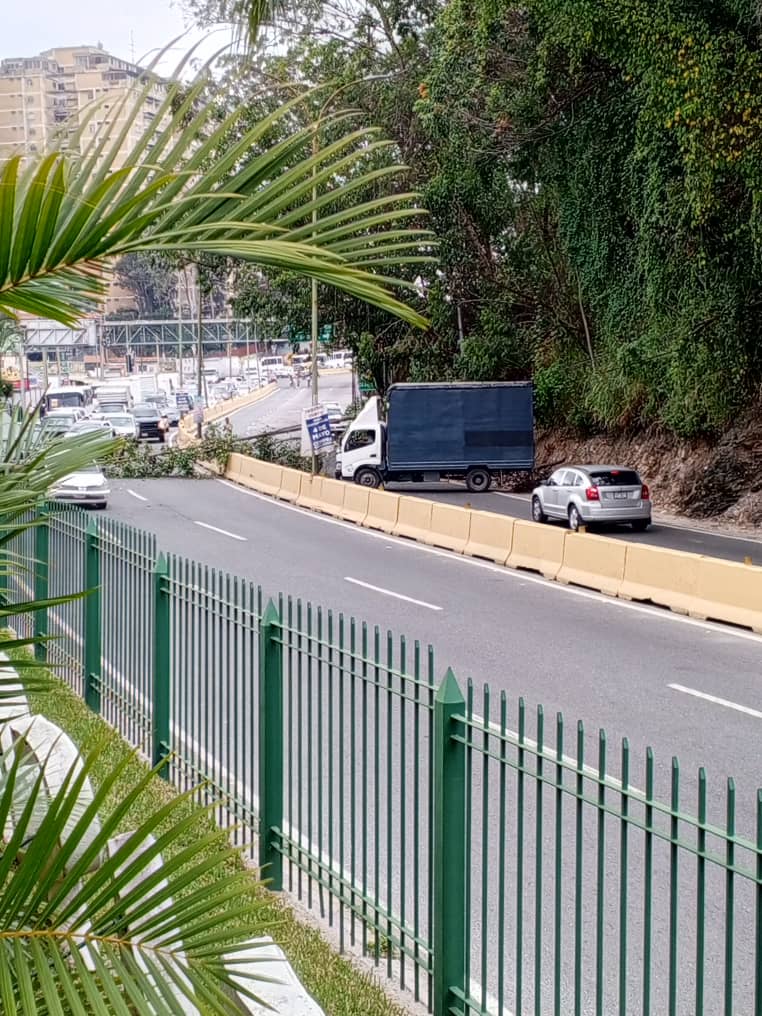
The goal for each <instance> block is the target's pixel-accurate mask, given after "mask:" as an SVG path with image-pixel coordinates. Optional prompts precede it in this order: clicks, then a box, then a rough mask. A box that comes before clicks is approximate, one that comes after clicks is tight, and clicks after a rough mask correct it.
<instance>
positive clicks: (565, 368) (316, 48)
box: [189, 0, 762, 437]
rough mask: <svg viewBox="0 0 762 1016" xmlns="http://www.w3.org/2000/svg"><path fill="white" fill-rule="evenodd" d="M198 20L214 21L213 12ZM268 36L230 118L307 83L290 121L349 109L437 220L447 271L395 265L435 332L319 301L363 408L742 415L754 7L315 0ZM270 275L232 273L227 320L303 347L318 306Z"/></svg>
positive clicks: (201, 11)
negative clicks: (470, 397) (453, 388)
mask: <svg viewBox="0 0 762 1016" xmlns="http://www.w3.org/2000/svg"><path fill="white" fill-rule="evenodd" d="M189 6H190V7H191V8H192V9H193V10H194V11H195V13H196V14H197V16H198V17H199V18H201V19H202V20H203V19H209V20H215V19H216V18H218V17H219V16H220V15H221V14H224V13H225V9H226V8H227V7H228V3H227V0H189ZM271 39H272V42H273V46H272V47H271V48H270V49H267V47H264V49H263V50H262V51H261V53H260V54H259V55H258V60H257V61H256V63H255V64H254V65H253V66H252V65H250V64H248V63H246V60H245V57H244V58H242V59H237V58H236V59H233V60H231V61H229V63H228V65H227V85H228V89H229V96H230V98H229V100H227V101H229V102H230V103H239V104H240V103H243V104H244V105H245V107H246V110H247V112H246V116H248V117H250V118H252V119H256V118H257V117H259V116H261V115H262V114H263V112H264V111H266V110H269V109H272V108H275V107H276V106H277V105H278V103H279V102H281V101H283V98H284V97H286V96H292V95H293V94H295V86H298V84H299V83H304V84H307V83H309V84H319V85H321V86H322V88H321V89H320V90H319V91H318V92H316V93H315V94H313V95H312V96H310V100H309V102H307V103H305V104H302V105H295V106H294V107H293V109H292V116H293V117H294V118H295V119H300V120H301V122H305V123H306V122H309V121H310V120H312V119H314V118H315V117H316V116H317V115H318V113H319V111H320V109H321V108H323V107H324V106H325V108H327V109H328V110H329V111H332V110H339V109H341V108H344V109H353V110H359V111H361V113H362V118H361V122H364V123H373V124H379V125H381V126H382V128H383V131H384V133H385V135H386V136H388V137H390V138H392V139H393V140H394V141H395V142H396V144H397V149H396V151H395V150H392V151H391V152H390V151H389V150H387V149H384V150H379V151H378V152H376V153H374V154H373V159H374V161H375V165H376V166H377V167H378V168H379V169H382V168H383V167H384V166H385V165H386V164H387V162H388V161H389V160H390V159H393V158H397V157H398V156H400V157H401V159H402V160H403V161H404V163H405V164H406V166H408V167H409V169H408V173H407V184H408V185H409V186H410V187H411V188H415V189H420V190H421V191H422V192H423V195H424V203H425V204H426V206H427V207H428V208H429V210H430V212H431V219H430V222H431V225H432V227H433V229H434V231H435V233H436V237H437V239H438V241H439V253H440V264H439V270H438V271H437V270H435V269H434V267H433V266H430V267H427V266H423V267H421V266H420V265H407V264H401V265H400V273H401V274H403V275H405V276H406V277H407V279H408V280H409V281H411V282H415V280H416V279H417V280H418V290H419V293H420V294H421V295H420V296H416V297H415V301H416V306H417V307H418V308H419V309H420V310H421V311H422V312H424V313H426V314H427V315H428V316H429V318H430V319H431V322H432V328H431V329H430V330H429V331H426V332H420V331H416V330H414V329H410V328H409V327H407V325H406V324H405V323H404V322H403V321H399V320H397V321H395V320H392V319H390V318H389V316H388V315H386V314H385V313H383V312H382V311H378V310H377V309H375V308H368V307H367V306H366V305H365V304H361V303H360V302H358V301H357V300H355V299H353V298H352V296H351V295H347V294H346V293H341V292H338V291H335V290H329V289H328V288H327V287H323V286H320V321H321V323H326V322H331V323H332V324H333V327H334V344H335V345H340V346H343V345H349V346H351V347H352V348H353V349H354V350H355V352H356V354H357V357H358V361H359V364H360V366H361V368H362V370H363V372H364V374H365V375H366V377H367V379H368V380H372V382H373V384H374V386H375V387H376V388H377V389H378V390H380V391H385V390H386V388H387V387H388V386H389V384H391V383H393V382H394V381H403V380H412V381H419V380H423V381H425V380H448V379H464V380H477V381H478V380H518V379H526V378H529V377H531V378H533V380H534V384H535V392H536V412H537V419H538V423H539V425H540V426H543V427H550V428H567V427H574V428H576V429H577V430H578V431H584V432H602V431H616V432H618V433H632V432H636V431H638V430H639V429H640V428H642V427H646V426H649V425H654V426H656V427H659V428H661V429H662V430H665V431H668V432H671V433H673V434H675V435H678V436H680V437H691V436H695V435H700V434H704V433H715V432H718V431H722V430H723V429H725V428H727V426H728V425H729V424H731V423H735V422H736V421H737V418H738V414H739V413H740V412H743V411H748V412H749V414H750V415H753V413H754V411H755V410H754V407H755V406H758V404H759V393H760V384H761V383H762V345H761V344H760V340H759V329H758V326H757V321H758V318H759V307H760V304H761V303H762V219H761V218H760V216H761V215H762V212H761V211H760V210H761V209H762V200H761V199H762V168H761V167H762V157H761V156H762V50H761V49H760V36H759V4H757V3H753V2H750V0H670V2H669V3H662V4H655V3H654V2H653V0H611V2H606V3H589V2H582V0H580V2H574V3H570V2H568V0H522V2H521V3H517V2H514V0H451V2H449V3H446V4H445V3H443V2H442V0H414V2H411V3H405V4H400V3H398V2H397V0H351V2H350V0H330V2H327V0H326V2H324V0H317V2H316V3H311V4H295V5H292V6H291V9H290V11H289V18H288V20H287V22H286V23H284V24H283V25H281V26H280V28H279V30H278V32H277V33H275V34H274V35H273V36H272V37H271ZM223 94H224V92H223V90H222V89H220V90H218V92H217V95H218V96H220V97H221V96H222V95H223ZM218 101H219V102H220V103H221V104H222V105H224V100H223V99H222V98H219V99H218ZM334 131H335V128H334V127H333V126H332V125H331V124H325V125H324V129H323V130H322V131H321V135H320V140H321V143H322V144H323V145H326V146H327V145H328V144H330V143H331V142H332V141H333V139H334V137H335V133H334ZM358 193H361V194H362V195H363V196H364V197H365V198H366V199H367V200H372V199H373V184H372V183H369V185H368V187H367V188H365V189H364V190H360V191H358ZM327 197H328V195H326V198H327ZM335 206H336V202H334V205H333V207H335ZM265 278H266V280H267V285H263V282H262V279H263V276H262V275H261V274H260V273H257V272H256V271H253V270H250V269H249V268H247V267H246V266H241V267H240V269H239V271H238V272H237V286H238V299H237V301H236V306H235V310H236V312H237V313H238V314H239V315H241V316H245V315H256V316H258V317H259V319H260V320H261V321H266V320H268V319H270V318H275V319H276V320H278V321H280V322H283V323H284V324H288V325H290V326H292V334H297V333H307V334H308V333H309V321H310V294H309V287H305V286H303V285H302V284H301V282H300V280H299V278H298V276H296V275H295V274H294V273H293V272H291V271H289V270H281V269H278V268H269V267H268V268H267V269H266V272H265Z"/></svg>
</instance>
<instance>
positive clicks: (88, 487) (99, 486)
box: [52, 464, 111, 508]
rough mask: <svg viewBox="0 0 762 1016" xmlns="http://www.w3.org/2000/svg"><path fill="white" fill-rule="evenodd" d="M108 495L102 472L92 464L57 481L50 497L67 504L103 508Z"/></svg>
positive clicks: (106, 502)
mask: <svg viewBox="0 0 762 1016" xmlns="http://www.w3.org/2000/svg"><path fill="white" fill-rule="evenodd" d="M110 493H111V491H110V490H109V486H108V480H107V479H106V477H105V476H104V475H103V470H102V469H101V467H100V466H96V465H95V464H93V465H92V466H85V467H84V468H83V469H79V470H78V471H77V472H76V473H70V474H69V475H68V476H65V477H64V478H63V479H62V480H59V481H58V483H57V484H56V485H55V487H54V488H53V491H52V496H53V500H54V501H63V502H66V503H67V504H81V505H89V506H90V507H92V508H105V507H106V505H107V504H108V497H109V494H110Z"/></svg>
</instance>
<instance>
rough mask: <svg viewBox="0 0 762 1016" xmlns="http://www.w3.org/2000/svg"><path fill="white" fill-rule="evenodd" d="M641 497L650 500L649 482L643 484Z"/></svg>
mask: <svg viewBox="0 0 762 1016" xmlns="http://www.w3.org/2000/svg"><path fill="white" fill-rule="evenodd" d="M640 499H641V501H650V499H651V491H650V490H649V489H648V484H647V483H644V484H643V487H642V489H641V491H640Z"/></svg>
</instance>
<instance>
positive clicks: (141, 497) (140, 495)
mask: <svg viewBox="0 0 762 1016" xmlns="http://www.w3.org/2000/svg"><path fill="white" fill-rule="evenodd" d="M127 493H128V494H132V496H133V497H136V498H137V499H138V501H147V500H148V498H147V497H143V495H142V494H138V492H137V491H136V490H130V488H129V487H128V488H127Z"/></svg>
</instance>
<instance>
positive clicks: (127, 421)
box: [103, 413, 139, 440]
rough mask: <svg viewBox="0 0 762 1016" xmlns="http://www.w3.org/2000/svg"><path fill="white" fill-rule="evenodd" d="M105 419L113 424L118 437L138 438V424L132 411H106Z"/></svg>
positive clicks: (112, 427) (112, 426)
mask: <svg viewBox="0 0 762 1016" xmlns="http://www.w3.org/2000/svg"><path fill="white" fill-rule="evenodd" d="M103 419H104V420H107V421H108V422H109V423H110V424H111V429H112V431H113V432H114V435H115V436H116V437H126V438H134V439H136V440H137V438H138V436H139V435H138V425H137V423H136V421H135V417H134V416H133V415H132V414H131V413H104V414H103Z"/></svg>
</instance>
